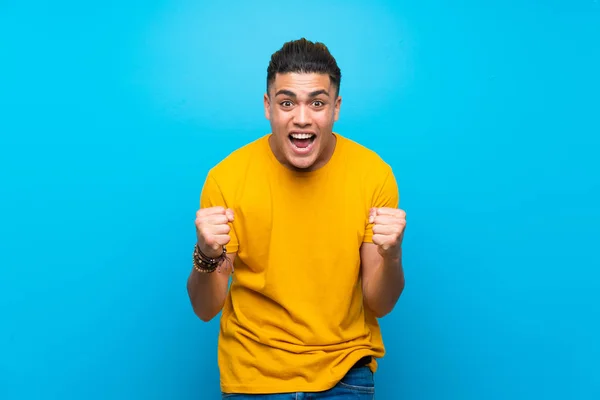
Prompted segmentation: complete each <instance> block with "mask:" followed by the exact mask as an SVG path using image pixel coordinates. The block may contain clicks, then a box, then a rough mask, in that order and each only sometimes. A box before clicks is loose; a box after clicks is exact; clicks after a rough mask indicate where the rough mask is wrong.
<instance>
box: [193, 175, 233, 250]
mask: <svg viewBox="0 0 600 400" xmlns="http://www.w3.org/2000/svg"><path fill="white" fill-rule="evenodd" d="M218 206H221V207H225V208H233V207H232V205H231V204H228V203H227V201H226V200H225V197H224V196H223V192H222V191H221V188H220V187H219V184H218V183H217V180H216V179H215V177H214V176H213V175H212V174H211V173H210V172H209V173H208V175H207V176H206V180H205V181H204V185H203V186H202V193H201V194H200V208H209V207H218ZM234 222H235V217H234ZM229 226H230V227H231V230H230V231H229V236H230V237H231V240H230V242H229V244H228V245H227V246H226V247H227V252H228V253H235V252H237V251H238V248H239V241H238V237H237V235H236V233H235V228H234V224H232V223H230V224H229Z"/></svg>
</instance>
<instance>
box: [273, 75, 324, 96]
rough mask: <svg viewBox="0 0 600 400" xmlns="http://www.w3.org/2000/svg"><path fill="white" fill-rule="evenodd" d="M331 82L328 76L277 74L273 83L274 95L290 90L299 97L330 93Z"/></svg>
mask: <svg viewBox="0 0 600 400" xmlns="http://www.w3.org/2000/svg"><path fill="white" fill-rule="evenodd" d="M330 86H331V80H330V79H329V75H327V74H319V73H313V72H311V73H302V72H288V73H285V74H279V73H278V74H276V75H275V80H274V82H273V89H272V90H273V93H277V92H278V91H279V90H290V91H293V92H295V93H296V94H298V95H301V94H306V93H311V92H314V91H317V90H326V91H329V89H330Z"/></svg>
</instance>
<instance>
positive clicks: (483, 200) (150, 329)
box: [0, 0, 600, 400]
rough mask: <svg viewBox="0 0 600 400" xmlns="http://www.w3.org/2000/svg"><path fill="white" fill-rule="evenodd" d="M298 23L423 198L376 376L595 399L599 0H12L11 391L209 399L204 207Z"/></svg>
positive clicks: (0, 31)
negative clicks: (195, 265)
mask: <svg viewBox="0 0 600 400" xmlns="http://www.w3.org/2000/svg"><path fill="white" fill-rule="evenodd" d="M302 36H305V37H307V38H308V39H311V40H319V41H323V42H325V43H326V44H327V45H328V46H329V47H330V49H331V51H332V52H333V54H334V56H335V57H336V58H337V60H338V62H339V64H340V66H341V69H342V73H343V78H342V87H341V90H342V92H341V94H342V96H343V99H344V102H343V105H342V113H341V118H340V121H339V123H338V124H337V125H336V127H335V129H336V130H337V131H338V132H340V133H342V134H345V135H346V136H348V137H350V138H352V139H354V140H357V141H359V142H361V143H363V144H364V145H366V146H368V147H371V148H372V149H374V150H376V151H377V152H379V153H380V154H381V155H382V156H383V157H384V158H385V159H386V160H387V161H388V162H389V163H390V164H391V165H392V166H393V168H394V170H395V171H396V175H397V178H398V183H399V186H400V190H401V207H402V208H404V209H405V210H406V211H407V213H408V228H407V229H408V230H407V236H406V239H405V268H406V278H407V286H406V290H405V292H404V294H403V297H402V298H401V300H400V302H399V303H398V306H397V308H396V309H395V311H394V312H393V313H392V314H391V315H389V316H387V317H385V318H384V319H383V320H382V321H381V323H382V325H383V329H384V339H385V341H386V345H387V351H388V353H387V356H386V357H385V358H384V359H383V360H381V362H380V367H381V369H380V371H379V372H378V373H377V375H376V382H377V385H378V398H379V399H406V400H409V399H415V400H416V399H419V400H422V399H463V400H464V399H534V398H535V399H598V398H600V360H599V359H600V295H599V293H600V283H599V282H600V272H599V270H600V257H599V255H598V253H599V247H600V246H599V244H600V235H599V233H598V226H599V225H600V183H599V180H600V178H599V176H600V168H599V164H598V152H599V150H600V140H599V136H600V123H599V116H600V95H599V93H600V44H599V42H600V4H599V3H598V1H593V0H589V1H573V0H571V1H566V0H563V1H560V0H555V1H544V2H542V1H538V2H535V1H531V0H530V1H488V2H477V1H463V2H458V3H457V2H447V3H444V2H440V1H434V0H421V1H414V2H399V3H393V2H391V1H390V2H383V1H374V2H371V3H370V4H368V3H367V2H366V1H363V2H357V1H344V2H342V1H329V2H314V1H307V2H301V3H281V2H260V1H255V2H241V1H240V2H236V1H229V2H223V3H219V4H218V5H217V3H216V2H210V3H209V2H198V1H178V0H173V1H129V2H117V1H106V2H101V3H85V4H84V3H82V2H41V1H21V2H17V1H10V0H8V1H7V0H4V1H2V2H0V57H1V62H0V178H1V185H0V201H1V211H0V213H1V215H0V217H1V221H2V222H1V225H0V251H1V252H0V256H1V257H0V263H1V269H0V399H7V400H9V399H10V400H12V399H23V400H29V399H64V400H67V399H144V400H147V399H217V398H219V387H218V385H219V381H218V370H217V365H216V344H217V334H218V325H217V319H215V320H213V321H211V322H210V323H208V324H205V323H202V322H201V321H200V320H199V319H197V318H196V317H195V316H194V314H193V312H192V310H191V307H190V305H189V302H188V298H187V293H186V288H185V285H186V278H187V275H188V273H189V271H190V268H191V264H190V257H191V249H192V245H193V243H194V240H195V236H194V226H193V221H194V214H195V211H196V208H197V206H198V199H199V194H200V189H201V185H202V182H203V180H204V176H205V174H206V172H207V171H208V168H210V167H211V166H212V165H213V164H214V163H216V162H217V161H219V160H220V159H221V158H223V157H224V156H226V155H227V154H228V153H229V152H231V151H232V150H234V149H235V148H237V147H239V146H241V145H243V144H245V143H247V142H248V141H251V140H254V139H255V138H257V137H258V136H260V135H263V134H265V133H267V132H268V130H269V126H268V121H266V120H265V119H264V115H263V110H262V94H263V91H264V85H265V83H264V81H265V75H266V67H267V63H268V60H269V57H270V55H271V53H272V52H274V51H275V50H277V49H278V48H279V47H280V46H281V45H282V44H283V42H285V41H287V40H290V39H296V38H299V37H302Z"/></svg>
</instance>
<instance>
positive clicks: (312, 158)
mask: <svg viewBox="0 0 600 400" xmlns="http://www.w3.org/2000/svg"><path fill="white" fill-rule="evenodd" d="M286 158H287V162H288V163H289V164H290V166H292V167H293V168H295V169H297V170H310V169H311V168H312V167H313V166H314V165H315V162H316V159H317V157H316V154H314V155H313V154H311V155H308V156H304V157H298V156H297V155H295V154H288V155H287V157H286Z"/></svg>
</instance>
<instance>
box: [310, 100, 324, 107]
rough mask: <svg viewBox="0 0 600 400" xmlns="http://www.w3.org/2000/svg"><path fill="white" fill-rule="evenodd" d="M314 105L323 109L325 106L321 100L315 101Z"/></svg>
mask: <svg viewBox="0 0 600 400" xmlns="http://www.w3.org/2000/svg"><path fill="white" fill-rule="evenodd" d="M313 104H314V106H315V107H323V106H324V105H325V103H323V102H322V101H321V100H315V101H314V102H313Z"/></svg>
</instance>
